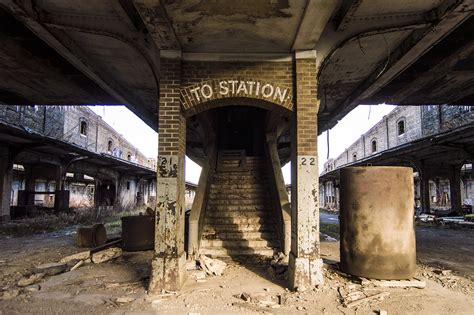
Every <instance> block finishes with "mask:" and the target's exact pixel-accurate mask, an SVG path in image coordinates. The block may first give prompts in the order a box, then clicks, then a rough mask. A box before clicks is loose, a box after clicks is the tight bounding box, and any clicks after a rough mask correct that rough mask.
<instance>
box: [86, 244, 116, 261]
mask: <svg viewBox="0 0 474 315" xmlns="http://www.w3.org/2000/svg"><path fill="white" fill-rule="evenodd" d="M120 256H122V249H121V248H118V247H112V248H108V249H106V250H103V251H101V252H98V253H94V254H92V258H91V260H92V262H93V263H94V264H100V263H103V262H106V261H109V260H112V259H115V258H118V257H120Z"/></svg>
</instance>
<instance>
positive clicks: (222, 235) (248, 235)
mask: <svg viewBox="0 0 474 315" xmlns="http://www.w3.org/2000/svg"><path fill="white" fill-rule="evenodd" d="M202 235H203V239H206V240H211V239H219V240H226V241H227V240H237V241H245V240H268V241H270V240H278V239H277V238H276V233H275V231H269V232H258V231H255V230H251V231H238V232H215V231H211V230H206V229H204V232H203V234H202Z"/></svg>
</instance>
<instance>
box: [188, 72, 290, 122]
mask: <svg viewBox="0 0 474 315" xmlns="http://www.w3.org/2000/svg"><path fill="white" fill-rule="evenodd" d="M292 93H293V91H292V89H291V88H290V87H287V86H281V85H277V84H274V83H270V82H264V81H259V80H252V79H229V80H225V79H222V80H211V81H205V82H201V83H199V84H196V85H191V86H188V87H186V88H183V89H181V92H180V98H181V107H182V110H183V113H184V116H185V117H190V116H192V115H195V114H197V113H200V112H202V111H205V110H208V109H211V108H216V107H223V106H230V105H243V106H255V107H261V108H264V109H268V110H272V111H274V110H278V111H283V112H288V111H293V97H292Z"/></svg>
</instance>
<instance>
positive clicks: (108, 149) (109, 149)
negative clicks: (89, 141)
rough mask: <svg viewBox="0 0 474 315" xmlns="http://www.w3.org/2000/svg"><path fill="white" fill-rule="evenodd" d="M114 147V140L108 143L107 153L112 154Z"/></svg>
mask: <svg viewBox="0 0 474 315" xmlns="http://www.w3.org/2000/svg"><path fill="white" fill-rule="evenodd" d="M113 146H114V142H113V141H112V140H109V142H107V152H112V147H113Z"/></svg>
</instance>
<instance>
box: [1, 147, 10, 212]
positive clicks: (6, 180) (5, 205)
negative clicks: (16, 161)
mask: <svg viewBox="0 0 474 315" xmlns="http://www.w3.org/2000/svg"><path fill="white" fill-rule="evenodd" d="M12 177H13V162H12V159H11V152H10V150H9V148H7V147H2V148H0V221H8V220H10V201H11V189H12Z"/></svg>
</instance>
